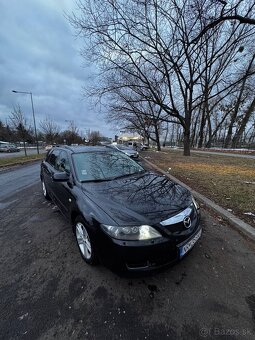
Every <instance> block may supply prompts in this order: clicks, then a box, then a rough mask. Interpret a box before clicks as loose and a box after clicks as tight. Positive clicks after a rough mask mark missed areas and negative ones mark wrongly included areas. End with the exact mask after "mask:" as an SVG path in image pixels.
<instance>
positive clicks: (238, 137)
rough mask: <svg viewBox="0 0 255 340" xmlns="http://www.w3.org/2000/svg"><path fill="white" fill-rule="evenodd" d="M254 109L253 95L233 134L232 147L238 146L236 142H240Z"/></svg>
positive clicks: (254, 100)
mask: <svg viewBox="0 0 255 340" xmlns="http://www.w3.org/2000/svg"><path fill="white" fill-rule="evenodd" d="M254 109H255V97H254V98H253V100H252V102H251V104H250V106H249V107H248V108H247V110H246V111H245V114H244V117H243V119H242V122H241V125H240V127H239V129H238V131H236V133H235V136H234V138H233V140H232V148H236V147H237V146H238V144H239V143H240V140H241V136H242V134H243V132H244V130H245V127H246V125H247V123H248V121H249V119H250V117H251V115H252V113H253V111H254Z"/></svg>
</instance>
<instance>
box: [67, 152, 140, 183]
mask: <svg viewBox="0 0 255 340" xmlns="http://www.w3.org/2000/svg"><path fill="white" fill-rule="evenodd" d="M72 157H73V161H74V166H75V171H76V175H77V177H78V179H79V181H81V182H86V181H93V180H107V179H111V178H116V177H121V176H125V175H132V174H134V173H139V172H142V171H144V169H143V167H142V166H141V165H139V164H138V163H136V162H135V161H133V160H132V159H131V158H129V157H128V156H126V155H125V154H123V153H122V152H119V151H109V152H86V153H78V154H74V155H73V156H72Z"/></svg>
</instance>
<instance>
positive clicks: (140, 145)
mask: <svg viewBox="0 0 255 340" xmlns="http://www.w3.org/2000/svg"><path fill="white" fill-rule="evenodd" d="M139 149H140V150H141V151H144V150H148V149H149V145H147V144H143V143H141V144H139Z"/></svg>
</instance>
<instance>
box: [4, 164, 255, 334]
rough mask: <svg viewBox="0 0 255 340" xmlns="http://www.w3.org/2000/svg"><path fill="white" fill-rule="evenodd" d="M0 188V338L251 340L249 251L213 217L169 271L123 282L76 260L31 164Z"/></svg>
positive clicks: (253, 285) (253, 280)
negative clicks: (43, 194) (196, 240)
mask: <svg viewBox="0 0 255 340" xmlns="http://www.w3.org/2000/svg"><path fill="white" fill-rule="evenodd" d="M0 188H1V190H0V202H1V204H2V206H0V214H1V218H0V249H1V253H0V273H1V275H0V303H1V308H0V339H33V340H34V339H61V340H63V339H111V340H112V339H132V340H133V339H157V338H158V339H174V340H176V339H187V340H190V339H192V340H193V339H254V338H255V256H254V250H255V245H254V243H251V242H250V241H248V240H245V239H244V238H243V237H242V236H240V235H239V233H237V232H236V231H234V230H232V229H231V228H230V227H228V226H226V225H225V224H224V223H223V222H222V221H220V220H219V218H217V217H216V218H214V217H212V216H210V215H209V214H208V212H206V211H205V210H203V211H202V215H203V216H202V226H203V229H204V233H203V236H202V239H201V241H199V243H198V244H197V245H196V247H195V248H194V249H193V250H192V252H191V253H190V254H189V255H188V256H186V257H185V258H184V259H183V260H182V261H181V262H180V263H178V264H177V265H175V266H174V267H170V268H168V269H165V270H163V271H161V272H158V273H152V274H150V275H146V276H140V277H123V276H119V275H118V274H116V273H112V272H111V271H110V270H108V269H107V268H105V267H103V266H100V265H99V266H97V267H90V266H88V265H86V264H85V263H84V262H83V260H82V259H81V257H80V255H79V252H78V249H77V246H76V244H75V240H74V236H73V234H72V231H71V227H70V225H69V224H68V222H67V221H66V220H65V219H64V218H63V217H62V215H61V214H60V213H59V211H58V209H57V208H56V207H55V206H54V205H52V204H51V203H49V202H47V201H46V200H45V199H44V197H43V196H42V194H41V187H40V182H39V165H38V164H33V165H29V166H23V167H19V168H15V169H14V170H12V171H10V172H5V173H0ZM2 188H3V189H2Z"/></svg>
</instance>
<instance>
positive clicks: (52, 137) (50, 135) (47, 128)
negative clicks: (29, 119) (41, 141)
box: [40, 116, 60, 144]
mask: <svg viewBox="0 0 255 340" xmlns="http://www.w3.org/2000/svg"><path fill="white" fill-rule="evenodd" d="M40 127H41V130H42V132H43V133H44V136H45V140H46V142H47V143H49V144H54V143H55V142H56V139H57V137H58V135H59V132H60V128H59V126H58V125H57V124H56V123H55V122H54V121H53V120H52V118H51V117H50V116H47V117H46V118H45V119H44V120H43V121H41V122H40Z"/></svg>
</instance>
